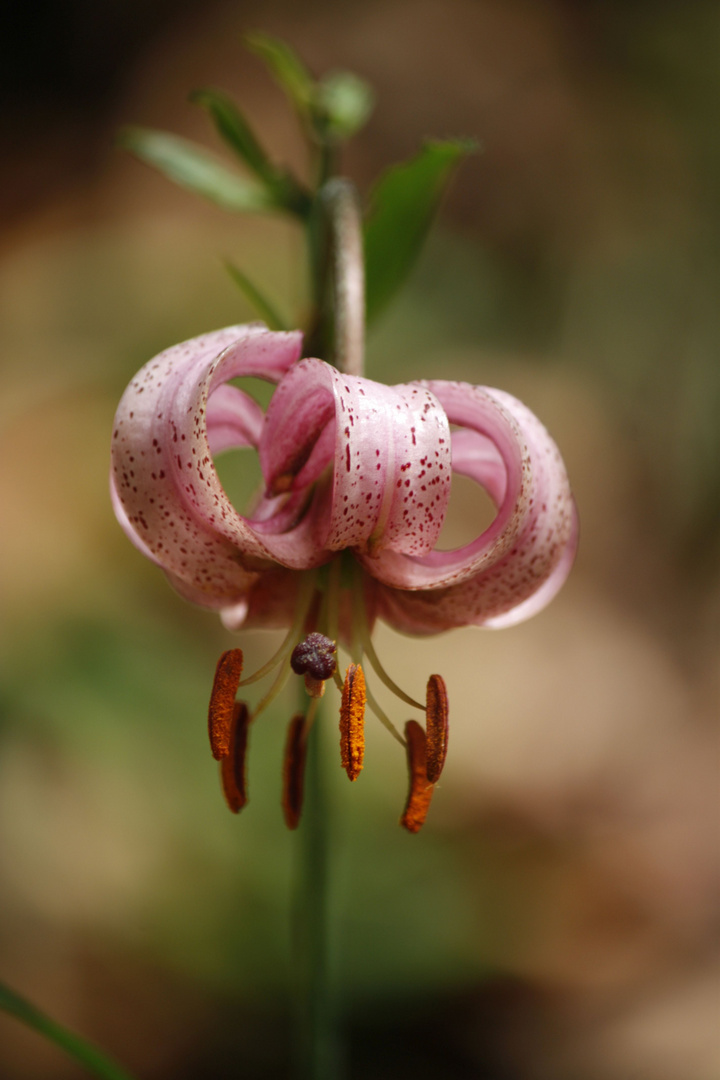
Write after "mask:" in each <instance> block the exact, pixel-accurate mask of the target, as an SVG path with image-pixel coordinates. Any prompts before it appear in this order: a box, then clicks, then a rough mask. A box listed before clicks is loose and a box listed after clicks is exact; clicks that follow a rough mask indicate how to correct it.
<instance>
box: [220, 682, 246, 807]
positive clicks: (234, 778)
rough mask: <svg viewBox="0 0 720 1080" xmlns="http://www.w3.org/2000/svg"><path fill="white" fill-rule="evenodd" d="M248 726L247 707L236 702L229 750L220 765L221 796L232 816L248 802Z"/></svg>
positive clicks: (241, 702) (240, 702)
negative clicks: (246, 767) (246, 763)
mask: <svg viewBox="0 0 720 1080" xmlns="http://www.w3.org/2000/svg"><path fill="white" fill-rule="evenodd" d="M249 726H250V714H249V712H248V707H247V705H246V704H245V702H244V701H236V702H235V705H234V708H233V722H232V727H231V731H230V750H229V753H227V754H226V755H225V757H224V758H223V759H222V762H221V763H220V778H221V780H222V788H223V794H224V795H225V801H226V802H227V804H228V806H229V807H230V809H231V810H232V812H233V814H238V813H239V812H240V811H241V810H242V808H243V806H244V805H245V803H246V802H247V801H248V797H247V780H246V776H245V758H246V755H247V744H248V728H249Z"/></svg>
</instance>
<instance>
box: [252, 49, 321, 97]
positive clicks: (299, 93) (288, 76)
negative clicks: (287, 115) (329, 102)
mask: <svg viewBox="0 0 720 1080" xmlns="http://www.w3.org/2000/svg"><path fill="white" fill-rule="evenodd" d="M245 43H246V45H247V47H248V48H249V49H251V50H252V52H254V53H256V54H257V55H258V56H259V57H260V58H261V59H262V60H264V61H265V64H266V65H267V67H268V68H269V69H270V71H271V72H272V74H273V75H274V77H275V79H276V80H277V82H278V83H279V84H280V86H281V87H282V88H283V90H284V91H285V93H286V94H287V95H288V97H289V98H290V100H291V101H292V102H293V104H294V105H295V107H296V108H297V109H299V111H300V112H307V110H308V109H309V107H310V103H311V101H312V98H313V93H314V90H315V81H314V79H313V77H312V75H311V74H310V72H309V71H308V69H307V68H306V67H305V65H304V64H303V62H302V60H301V59H300V57H299V56H298V55H297V53H295V52H294V51H293V50H292V49H291V48H290V46H289V45H286V44H285V42H284V41H280V40H279V38H274V37H271V36H270V34H265V33H263V32H262V31H260V30H257V31H254V32H252V33H250V34H246V35H245Z"/></svg>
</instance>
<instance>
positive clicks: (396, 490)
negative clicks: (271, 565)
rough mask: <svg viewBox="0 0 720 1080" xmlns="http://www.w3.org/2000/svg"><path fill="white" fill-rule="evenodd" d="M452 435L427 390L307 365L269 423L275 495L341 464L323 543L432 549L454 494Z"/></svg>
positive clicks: (266, 467)
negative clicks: (451, 476) (451, 481)
mask: <svg viewBox="0 0 720 1080" xmlns="http://www.w3.org/2000/svg"><path fill="white" fill-rule="evenodd" d="M450 459H451V443H450V429H449V425H448V422H447V418H446V416H445V413H444V411H443V409H442V408H441V407H440V406H439V404H438V401H437V399H436V397H435V396H434V395H433V393H432V392H431V391H430V390H429V389H428V388H427V387H425V386H421V385H420V384H415V383H413V384H410V385H407V386H393V387H388V386H383V385H381V384H380V383H375V382H371V381H370V380H369V379H363V378H358V377H354V376H350V375H344V374H342V373H340V372H338V371H336V370H335V369H334V368H332V367H330V366H329V365H328V364H325V363H323V362H322V361H320V360H303V361H301V363H299V364H298V365H296V367H294V368H293V369H292V371H291V372H289V373H288V375H287V376H286V377H285V378H284V379H283V381H282V383H281V384H280V386H278V389H277V390H276V392H275V394H274V396H273V399H272V401H271V402H270V407H269V409H268V412H267V415H266V419H265V429H264V431H263V435H262V438H261V440H260V464H261V467H262V470H263V475H264V477H265V482H266V484H267V486H268V489H269V490H270V491H271V492H272V491H275V492H277V491H284V490H296V489H300V488H302V487H304V486H306V485H308V484H309V483H312V482H313V481H315V480H317V479H318V478H319V477H320V476H321V475H322V473H323V471H324V470H325V469H326V468H327V467H328V466H329V465H330V464H332V465H333V466H334V468H333V478H332V491H331V494H330V495H329V498H328V499H327V503H326V506H325V513H324V520H323V521H322V525H321V515H320V511H319V509H318V511H317V513H316V514H315V515H314V524H315V527H316V538H317V542H318V543H319V545H320V546H321V547H323V548H327V549H329V550H331V551H339V550H342V549H343V548H348V547H349V548H355V549H356V550H359V551H366V552H379V551H384V550H388V551H394V552H398V553H403V554H405V555H421V554H424V553H428V552H430V551H432V549H433V547H434V545H435V543H436V541H437V537H438V535H439V533H440V529H441V527H442V523H443V519H444V515H445V509H446V507H447V502H448V499H449V494H450Z"/></svg>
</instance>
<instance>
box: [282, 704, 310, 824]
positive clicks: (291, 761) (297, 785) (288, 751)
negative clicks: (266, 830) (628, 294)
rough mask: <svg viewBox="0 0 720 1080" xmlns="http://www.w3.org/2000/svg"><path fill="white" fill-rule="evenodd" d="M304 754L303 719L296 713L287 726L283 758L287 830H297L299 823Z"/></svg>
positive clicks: (283, 800)
mask: <svg viewBox="0 0 720 1080" xmlns="http://www.w3.org/2000/svg"><path fill="white" fill-rule="evenodd" d="M306 753H307V743H306V734H305V717H304V716H303V715H302V713H298V714H297V715H296V716H293V718H292V720H291V721H290V723H289V724H288V730H287V738H286V740H285V756H284V758H283V791H282V809H283V816H284V818H285V824H286V825H287V827H288V829H297V827H298V825H299V823H300V814H301V813H302V804H303V794H304V790H305V758H306Z"/></svg>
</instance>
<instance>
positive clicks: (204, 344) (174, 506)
mask: <svg viewBox="0 0 720 1080" xmlns="http://www.w3.org/2000/svg"><path fill="white" fill-rule="evenodd" d="M301 342H302V336H301V334H300V333H299V332H298V333H291V334H275V333H270V332H269V331H267V330H265V329H264V328H263V327H261V326H257V325H253V326H236V327H229V328H227V329H225V330H220V331H216V332H215V333H212V334H207V335H204V336H203V337H200V338H195V339H193V340H192V341H188V342H184V343H183V344H181V345H176V346H175V347H173V348H172V349H168V350H167V351H166V352H164V353H161V354H160V355H159V356H157V357H156V358H155V359H154V360H151V361H150V363H149V364H146V366H145V367H144V368H143V369H142V370H141V371H140V372H139V373H138V375H137V376H136V377H135V378H134V379H133V381H132V382H131V384H130V386H129V387H128V388H127V390H126V391H125V394H124V395H123V398H122V400H121V402H120V405H119V407H118V411H117V415H116V422H115V430H114V435H113V448H112V477H111V487H112V490H113V498H114V501H115V503H116V505H117V506H118V509H119V513H118V516H119V520H120V523H121V524H122V525H123V527H124V529H125V531H126V532H127V533H128V535H129V536H130V538H131V539H132V540H133V542H134V543H135V544H136V545H137V546H138V547H140V549H141V550H143V551H144V552H145V553H146V554H149V556H150V557H151V558H153V559H154V561H155V562H157V563H159V564H160V565H161V566H162V567H163V568H164V569H165V570H166V571H167V572H168V574H169V575H171V580H172V581H173V583H174V584H175V585H176V587H178V588H179V587H180V585H179V583H183V586H184V590H185V593H186V595H192V597H193V598H194V599H196V601H197V602H198V603H204V604H206V605H207V606H211V607H217V606H218V605H219V604H220V603H223V604H230V603H233V602H236V601H240V600H241V598H243V597H244V596H246V594H247V592H248V589H249V588H250V587H251V586H252V584H253V583H254V582H255V581H256V578H257V572H258V571H259V570H261V569H265V568H267V567H268V566H269V565H272V563H273V561H274V560H275V559H276V558H277V556H276V553H275V552H274V550H273V544H272V539H271V540H270V541H267V540H263V539H260V537H259V536H258V534H257V533H256V531H255V530H254V529H253V528H252V527H251V526H250V525H249V524H248V522H247V520H246V519H245V518H243V517H242V516H241V515H240V514H238V513H237V511H236V510H235V509H234V507H233V506H232V504H231V503H230V502H229V500H228V498H227V496H226V494H225V492H224V490H223V488H222V485H221V484H220V481H219V479H218V476H217V473H216V472H215V468H214V465H213V461H212V452H211V445H210V440H209V435H208V427H210V431H211V432H212V439H213V442H214V443H215V449H218V448H223V447H227V446H230V445H248V444H252V443H254V442H255V441H256V440H257V437H258V434H259V415H258V409H257V407H255V406H254V405H253V404H252V403H251V402H250V399H249V398H247V397H246V395H244V394H242V393H241V392H240V391H237V392H234V391H233V389H232V388H229V387H225V386H224V384H225V383H226V382H227V380H229V379H232V378H235V377H241V376H255V377H260V378H265V379H267V380H268V381H271V382H275V381H277V380H278V379H280V378H281V377H282V374H283V372H284V371H286V370H287V369H288V368H289V367H290V366H291V365H292V364H293V363H295V361H296V360H297V359H298V357H299V355H300V348H301ZM213 398H215V402H213ZM284 539H285V540H286V539H287V538H284ZM285 546H286V547H287V544H285ZM292 554H293V557H294V558H295V560H296V561H295V562H294V563H293V565H303V563H302V559H303V557H305V558H306V559H307V557H308V551H307V545H306V548H305V549H303V548H302V545H301V544H298V545H297V547H296V549H294V551H293V552H292ZM312 558H313V559H317V552H315V551H314V550H313V552H312ZM320 561H322V559H320ZM304 565H307V562H306V563H305V564H304Z"/></svg>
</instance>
